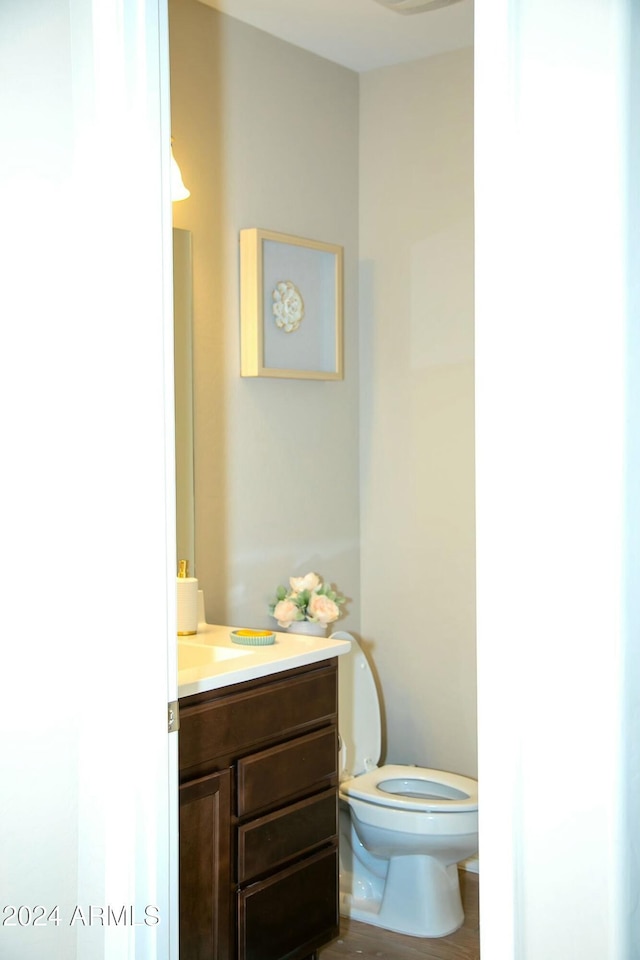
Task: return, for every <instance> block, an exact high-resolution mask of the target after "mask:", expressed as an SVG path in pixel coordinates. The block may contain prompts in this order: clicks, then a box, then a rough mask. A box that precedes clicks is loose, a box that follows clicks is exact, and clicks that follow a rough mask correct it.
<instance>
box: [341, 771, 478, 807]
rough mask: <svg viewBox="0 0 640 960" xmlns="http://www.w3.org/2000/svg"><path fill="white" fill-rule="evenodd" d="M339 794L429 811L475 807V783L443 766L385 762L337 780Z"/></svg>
mask: <svg viewBox="0 0 640 960" xmlns="http://www.w3.org/2000/svg"><path fill="white" fill-rule="evenodd" d="M340 794H341V795H342V796H343V797H344V798H345V799H347V798H349V797H355V798H356V799H358V800H363V801H365V802H366V803H371V804H375V805H376V806H384V807H393V808H394V809H396V810H414V811H424V812H432V813H437V812H440V813H466V812H472V811H476V810H477V809H478V784H477V781H476V780H472V779H471V778H470V777H462V776H460V775H459V774H456V773H448V772H447V771H445V770H433V769H431V768H429V767H410V766H406V765H404V764H401V765H399V764H385V765H384V766H382V767H376V769H375V770H370V771H369V772H368V773H363V774H361V775H360V776H358V777H352V778H351V779H350V780H345V781H343V782H342V783H341V784H340Z"/></svg>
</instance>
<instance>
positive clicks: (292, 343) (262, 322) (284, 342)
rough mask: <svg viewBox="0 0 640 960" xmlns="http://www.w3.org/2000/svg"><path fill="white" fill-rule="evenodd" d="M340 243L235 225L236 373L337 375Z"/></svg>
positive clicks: (339, 376)
mask: <svg viewBox="0 0 640 960" xmlns="http://www.w3.org/2000/svg"><path fill="white" fill-rule="evenodd" d="M342 312H343V248H342V247H341V246H339V245H338V244H335V243H324V242H322V241H320V240H307V239H304V238H303V237H296V236H291V235H290V234H286V233H276V232H275V231H273V230H260V229H258V228H255V227H252V228H249V229H245V230H241V231H240V374H241V376H243V377H285V378H288V379H289V378H291V379H297V380H342V379H343V359H342V354H343V347H342Z"/></svg>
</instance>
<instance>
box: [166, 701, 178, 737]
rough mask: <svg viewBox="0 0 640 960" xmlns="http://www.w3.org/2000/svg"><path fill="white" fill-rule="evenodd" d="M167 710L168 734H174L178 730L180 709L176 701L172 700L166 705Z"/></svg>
mask: <svg viewBox="0 0 640 960" xmlns="http://www.w3.org/2000/svg"><path fill="white" fill-rule="evenodd" d="M168 710H169V715H168V718H169V733H176V731H178V730H179V729H180V708H179V707H178V701H177V700H172V701H171V703H170V704H169V705H168Z"/></svg>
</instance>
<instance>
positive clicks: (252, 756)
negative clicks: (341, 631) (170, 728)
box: [179, 659, 338, 960]
mask: <svg viewBox="0 0 640 960" xmlns="http://www.w3.org/2000/svg"><path fill="white" fill-rule="evenodd" d="M337 710H338V690H337V660H336V659H332V660H327V661H324V662H322V663H320V664H314V665H312V666H309V667H302V668H299V669H297V670H291V671H287V672H286V673H280V674H276V675H275V676H274V677H270V678H265V679H261V680H253V681H249V682H247V683H243V684H237V685H235V686H230V687H225V688H223V689H221V690H213V691H211V692H209V693H201V694H196V695H195V696H192V697H188V698H185V699H183V700H181V701H180V733H179V756H180V784H181V785H180V960H233V958H235V960H306V958H310V957H313V956H314V955H315V951H316V950H317V949H318V948H319V947H320V946H322V945H323V944H325V943H327V942H328V941H329V940H331V939H332V938H333V937H335V936H337V934H338V839H337V834H338V807H337V785H338V766H337V742H338V737H337Z"/></svg>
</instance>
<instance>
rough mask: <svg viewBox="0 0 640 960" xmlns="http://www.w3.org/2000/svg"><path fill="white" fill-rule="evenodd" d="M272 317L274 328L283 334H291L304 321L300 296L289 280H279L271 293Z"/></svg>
mask: <svg viewBox="0 0 640 960" xmlns="http://www.w3.org/2000/svg"><path fill="white" fill-rule="evenodd" d="M272 296H273V315H274V317H275V319H276V326H278V327H279V328H280V329H281V330H284V332H285V333H293V331H294V330H297V329H298V327H299V326H300V324H301V323H302V321H303V319H304V300H303V299H302V294H301V293H300V291H299V290H298V288H297V287H296V285H295V283H292V282H291V280H280V281H279V282H278V283H277V284H276V286H275V290H274V291H273V294H272Z"/></svg>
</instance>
